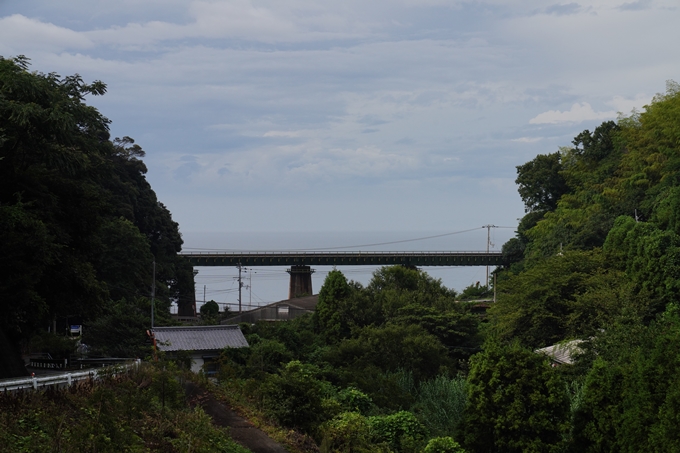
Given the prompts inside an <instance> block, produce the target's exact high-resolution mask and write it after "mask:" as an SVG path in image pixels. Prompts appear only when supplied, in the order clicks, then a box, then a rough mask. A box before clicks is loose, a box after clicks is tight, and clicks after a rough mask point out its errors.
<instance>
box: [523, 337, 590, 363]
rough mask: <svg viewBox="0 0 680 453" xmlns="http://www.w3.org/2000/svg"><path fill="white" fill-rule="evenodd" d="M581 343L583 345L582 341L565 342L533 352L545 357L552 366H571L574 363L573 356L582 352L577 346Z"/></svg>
mask: <svg viewBox="0 0 680 453" xmlns="http://www.w3.org/2000/svg"><path fill="white" fill-rule="evenodd" d="M581 343H583V340H571V341H565V342H562V343H557V344H554V345H552V346H546V347H545V348H541V349H536V351H534V352H536V353H538V354H545V355H547V356H548V357H549V358H550V362H551V363H552V366H559V365H572V364H573V363H574V356H575V355H577V354H580V353H582V352H583V350H582V349H581V347H580V346H579V345H580V344H581Z"/></svg>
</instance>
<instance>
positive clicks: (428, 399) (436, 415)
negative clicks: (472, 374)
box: [412, 375, 467, 436]
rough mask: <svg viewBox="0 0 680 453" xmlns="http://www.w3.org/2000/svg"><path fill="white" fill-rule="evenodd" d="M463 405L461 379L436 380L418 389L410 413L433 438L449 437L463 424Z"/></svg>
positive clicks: (445, 377) (464, 399) (464, 396)
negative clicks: (416, 417) (412, 413)
mask: <svg viewBox="0 0 680 453" xmlns="http://www.w3.org/2000/svg"><path fill="white" fill-rule="evenodd" d="M466 401H467V394H466V382H465V379H464V378H462V377H454V378H449V377H447V376H443V375H442V376H438V377H436V378H435V379H432V380H430V381H425V382H422V383H421V384H420V385H419V386H418V394H417V400H416V403H415V404H414V405H413V407H412V411H413V412H414V413H416V414H417V415H418V418H419V419H420V420H421V421H422V422H423V424H424V425H425V426H426V427H427V428H428V430H429V431H430V435H433V436H452V435H453V433H454V432H455V431H456V428H457V427H458V426H459V424H460V422H461V421H462V420H463V414H464V411H465V403H466Z"/></svg>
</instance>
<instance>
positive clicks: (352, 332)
mask: <svg viewBox="0 0 680 453" xmlns="http://www.w3.org/2000/svg"><path fill="white" fill-rule="evenodd" d="M104 91H105V87H104V85H103V84H102V83H101V82H94V83H92V84H85V83H84V82H83V81H82V80H81V79H80V78H79V77H78V76H72V77H64V78H61V77H59V76H57V75H54V74H39V73H31V72H29V71H28V67H27V62H26V60H25V59H23V58H17V59H13V60H7V59H0V118H1V119H2V122H1V123H0V247H2V250H3V253H2V254H0V275H2V277H1V278H2V279H1V280H0V300H2V301H3V303H4V307H5V309H4V310H3V312H2V315H0V329H1V332H2V335H0V353H2V357H3V361H4V362H5V363H7V364H8V365H7V366H5V363H3V364H2V367H0V370H2V371H3V372H4V373H7V372H6V371H5V370H10V369H12V367H15V366H17V364H16V360H17V354H16V351H17V350H18V347H19V345H21V344H22V342H27V341H28V340H29V339H30V338H31V337H33V336H34V334H35V333H36V332H37V331H39V330H45V328H46V327H47V326H48V325H50V324H51V323H52V322H53V321H55V320H57V321H58V320H60V319H61V318H62V317H65V316H67V315H69V316H72V315H73V314H78V316H81V317H82V319H83V321H84V322H86V323H89V329H88V331H89V332H90V333H88V335H89V337H86V338H85V341H87V342H88V343H90V344H92V345H93V347H95V348H98V349H99V351H101V352H102V353H104V354H123V353H124V354H129V353H135V354H137V353H138V354H140V355H143V354H145V353H146V352H147V351H148V348H147V347H146V346H145V343H144V333H143V332H144V330H145V329H146V328H148V324H149V319H148V313H149V301H148V299H147V298H146V295H147V293H148V288H149V287H150V286H151V278H152V276H151V269H152V267H151V263H152V262H153V260H154V258H155V261H156V264H157V272H158V273H157V288H159V299H160V304H159V313H160V316H161V320H163V318H165V319H166V320H167V317H168V306H169V303H170V301H171V300H173V299H174V300H178V301H179V303H180V307H185V308H186V306H187V305H186V304H185V303H186V302H187V301H190V300H191V299H192V298H193V282H192V280H193V279H192V274H191V267H190V266H189V265H188V264H187V263H185V262H183V261H181V260H180V258H179V257H178V256H177V252H178V251H179V250H180V247H181V237H180V235H179V232H178V229H177V224H176V223H174V222H173V221H172V218H171V216H170V213H169V212H168V210H167V209H166V208H165V207H164V206H163V205H162V204H161V203H159V202H158V201H157V199H156V197H155V194H154V193H153V191H152V190H151V188H150V187H149V185H148V183H147V182H146V179H145V177H144V173H145V172H146V168H145V167H144V164H143V163H142V161H141V160H140V159H141V157H142V156H143V151H142V150H141V148H139V147H138V146H137V145H135V144H134V142H133V141H132V139H129V138H127V137H126V138H123V139H114V140H110V137H109V134H108V120H107V119H106V118H104V117H103V116H102V115H101V114H100V113H99V112H98V111H97V110H96V109H93V108H92V107H89V106H87V105H86V104H85V103H84V97H85V96H86V95H100V94H103V92H104ZM517 184H518V188H519V195H520V197H521V198H522V200H523V201H524V203H525V206H526V215H525V216H524V218H523V219H522V220H521V222H520V225H519V226H518V229H517V235H516V237H515V238H513V239H511V240H510V241H509V242H508V243H506V244H505V245H504V247H503V254H504V257H505V262H506V265H505V266H503V268H501V269H498V270H497V271H496V279H495V281H496V282H497V283H496V288H494V289H495V291H496V294H497V302H496V303H495V304H493V306H492V307H491V308H490V309H489V310H488V311H487V312H486V316H480V313H479V309H480V307H478V306H475V303H474V302H464V300H466V299H469V298H474V297H473V296H474V295H479V294H485V295H487V294H488V292H490V290H491V288H488V287H482V288H478V287H471V288H467V289H466V290H464V291H463V293H462V294H461V295H458V294H456V292H455V291H453V290H451V289H449V288H446V287H444V286H443V285H442V283H441V281H439V280H437V279H433V278H432V277H430V276H429V275H427V274H426V273H425V272H423V271H421V270H417V269H411V268H406V267H399V266H395V267H387V268H382V269H379V270H378V271H376V272H375V274H374V276H373V279H372V280H371V282H370V283H369V284H368V285H366V286H365V287H364V286H362V285H360V284H358V283H356V282H352V281H348V280H347V279H346V278H345V276H344V275H343V274H342V273H341V272H340V271H337V270H335V271H332V272H330V273H329V274H328V276H327V278H326V280H325V282H324V284H323V287H322V288H321V291H320V294H319V304H318V306H317V309H316V311H315V313H314V315H313V316H309V315H308V316H305V317H302V318H298V319H296V320H294V321H291V322H286V323H258V324H255V325H243V326H242V330H243V331H244V334H245V335H246V337H247V339H248V342H249V344H250V347H249V348H244V349H238V350H225V351H224V352H223V354H222V356H221V358H220V362H221V368H220V372H219V375H218V385H217V386H216V387H214V388H213V391H215V392H217V393H220V394H221V396H222V397H224V398H227V399H229V400H230V401H231V402H232V404H234V405H236V406H238V407H239V408H240V410H241V411H243V412H244V413H247V414H249V416H250V417H252V418H253V419H255V420H257V421H258V424H272V425H276V426H277V427H279V428H283V431H282V430H281V429H279V430H278V431H273V432H277V433H279V434H281V433H284V434H281V435H282V436H284V437H285V436H286V435H289V437H290V438H291V439H293V440H292V442H293V443H296V444H297V445H298V447H297V451H317V450H319V451H322V452H357V453H359V452H386V453H387V452H395V453H416V452H418V453H420V452H424V453H442V452H462V451H467V452H480V453H481V452H499V453H500V452H503V453H513V452H517V453H519V452H593V453H594V452H631V453H632V452H641V451H655V452H676V451H680V431H678V429H677V427H678V424H679V422H680V306H679V305H678V300H679V297H678V296H680V294H679V292H680V279H679V277H680V87H678V85H677V84H675V83H673V82H670V83H669V84H668V87H667V91H666V93H665V94H660V95H657V96H656V97H655V98H654V100H653V101H652V103H651V104H650V105H648V106H646V107H645V109H644V110H643V111H641V112H634V113H633V114H632V115H630V116H628V117H622V118H620V119H619V120H618V121H616V122H613V121H609V122H605V123H603V124H601V125H600V126H598V127H597V128H595V130H594V131H592V132H591V131H588V130H586V131H583V132H582V133H580V134H579V135H577V136H576V137H575V138H574V140H573V142H572V145H571V146H567V147H564V148H561V149H559V150H558V151H556V152H554V153H551V154H546V155H539V156H537V157H536V158H535V159H533V160H531V161H530V162H527V163H526V164H524V165H520V166H519V167H517ZM121 326H124V327H125V329H122V328H121ZM126 329H127V330H126ZM40 338H43V337H40ZM43 340H44V341H46V340H45V339H44V338H43ZM572 340H578V341H579V342H578V343H576V342H572ZM560 342H561V343H563V345H564V347H567V346H566V345H576V344H577V345H578V347H574V348H573V349H572V352H573V354H572V359H573V362H574V363H573V364H571V365H559V366H553V365H555V364H554V363H551V360H550V359H549V358H548V357H547V356H545V355H543V354H541V353H537V352H536V350H537V349H538V348H543V347H546V346H550V345H553V344H556V343H560ZM12 360H14V362H13V361H12ZM17 367H19V368H20V366H17ZM156 372H158V373H160V374H155V375H154V376H156V377H153V376H152V377H151V378H150V379H151V380H150V381H149V382H147V381H148V379H145V378H144V377H140V378H139V379H138V380H134V379H132V381H129V382H128V381H125V382H123V381H121V382H120V386H118V384H117V383H116V382H115V381H111V382H110V384H111V385H109V386H108V387H107V386H104V387H102V389H101V390H92V394H91V395H90V396H83V397H82V398H84V399H79V398H81V396H78V397H76V396H69V394H61V396H58V397H56V396H55V397H54V398H53V399H52V400H49V399H48V400H46V401H49V402H48V403H44V402H42V403H36V404H37V406H31V405H30V404H32V403H31V401H29V400H28V399H27V400H26V402H22V405H25V406H26V409H24V408H23V407H10V406H11V405H12V404H14V403H12V402H11V400H3V401H4V403H3V404H6V405H8V406H7V407H8V409H7V410H3V414H10V415H8V416H4V419H3V425H2V429H1V430H0V438H1V439H3V440H5V439H10V440H15V441H21V442H25V445H26V446H27V448H28V449H32V450H31V451H41V449H42V450H43V451H47V450H49V449H50V448H51V449H52V450H53V451H59V448H61V447H59V446H57V447H54V445H53V444H49V442H48V440H47V438H43V440H44V441H45V442H46V443H45V444H44V445H43V444H35V447H34V444H32V443H31V442H39V441H40V439H37V438H36V439H37V440H36V439H33V438H32V437H21V436H24V435H23V434H22V433H23V432H25V431H26V429H29V430H30V432H32V433H37V434H39V435H40V436H43V434H44V435H46V436H57V437H56V438H58V439H64V441H66V440H68V439H67V437H68V438H69V439H70V440H69V441H70V442H75V443H73V445H75V446H76V447H74V448H75V449H76V450H79V451H95V450H97V451H101V450H102V449H104V450H105V449H106V448H109V447H107V445H110V444H108V443H107V442H128V443H126V444H124V443H121V445H126V446H127V445H129V446H130V447H129V448H130V449H131V450H134V449H135V448H136V449H139V450H143V449H145V448H150V449H152V447H153V446H154V445H157V444H156V442H161V443H163V445H166V446H167V448H171V447H172V448H176V449H178V450H180V451H189V449H187V448H186V445H185V444H183V443H182V442H183V441H180V440H177V439H185V440H186V439H187V437H186V436H188V434H186V432H188V431H186V432H185V431H184V428H182V427H181V426H180V421H181V420H180V418H177V419H175V420H176V424H175V425H172V426H171V425H163V426H162V427H161V426H160V425H158V424H157V422H156V421H155V420H152V418H153V417H152V416H147V415H144V414H147V412H145V410H146V408H145V407H141V406H132V405H130V404H128V403H126V401H128V400H127V399H126V398H131V396H130V395H136V396H134V398H139V401H142V402H143V404H144V405H145V406H148V407H149V408H151V409H154V408H155V409H154V410H156V409H158V394H157V387H154V385H156V386H157V385H158V383H162V384H161V385H162V388H163V389H164V388H166V386H169V387H168V388H174V387H176V386H177V385H178V382H179V380H178V379H179V378H178V377H177V376H176V375H169V374H167V373H165V371H163V370H156ZM10 374H11V373H10ZM159 376H160V377H159ZM154 379H155V381H154ZM159 379H160V380H159ZM107 385H108V384H107ZM147 385H148V389H149V390H145V389H146V388H147ZM153 389H156V390H153ZM106 392H109V394H108V395H109V396H106V395H105V393H106ZM154 392H156V393H154ZM111 395H113V396H111ZM104 396H106V398H108V399H105V398H104ZM92 398H94V399H92ZM104 401H110V402H111V403H110V404H109V403H104ZM130 401H131V400H130ZM162 401H165V400H163V399H162V398H161V408H162V407H163V402H162ZM41 404H43V405H44V404H47V405H48V406H49V407H47V406H41ZM106 404H109V406H107V405H106ZM135 404H136V403H135ZM140 404H141V403H140ZM168 404H170V403H168ZM46 407H47V408H46ZM32 408H33V409H32ZM116 408H117V409H116ZM10 409H11V411H14V412H11V411H10ZM62 409H63V410H62ZM114 409H115V410H118V409H120V410H121V411H123V412H120V413H118V412H113V411H114ZM109 410H111V412H104V411H109ZM22 411H23V412H22ZM31 411H33V412H31ZM125 411H128V412H125ZM114 413H115V414H118V415H106V414H114ZM11 414H17V415H11ZM102 414H105V415H106V417H104V416H103V415H102ZM120 414H123V415H120ZM182 416H185V414H183V415H182ZM88 417H90V418H88ZM102 417H103V418H102ZM107 417H108V418H107ZM121 417H123V418H125V417H128V421H127V422H125V423H127V424H125V423H122V422H120V421H116V420H121ZM186 417H188V418H187V420H193V421H192V422H191V423H194V422H195V423H196V426H199V427H205V416H204V415H202V414H200V413H194V415H191V416H188V415H186ZM88 420H89V421H88ZM166 421H167V420H166ZM22 423H23V425H22ZM158 423H160V422H158ZM69 424H71V425H73V426H71V425H69ZM80 424H83V425H82V426H80ZM64 427H68V430H67V431H64V429H65V428H64ZM200 429H203V428H200ZM206 429H207V428H206ZM60 430H61V431H60ZM99 432H102V433H104V434H102V436H103V437H101V436H100V435H99V434H98V433H99ZM192 432H193V431H192ZM205 432H206V433H208V434H209V435H210V436H213V435H214V436H217V437H214V439H217V440H216V442H217V441H219V442H222V441H223V440H224V439H223V438H222V437H221V436H222V434H215V433H213V432H208V431H205ZM45 433H47V434H45ZM65 433H68V435H67V434H65ZM83 433H84V434H83ZM107 433H108V434H107ZM183 433H184V434H183ZM285 433H288V434H285ZM81 434H82V435H85V434H87V436H90V437H87V438H84V437H82V438H81ZM166 434H167V435H166ZM208 434H206V435H208ZM2 436H4V437H2ZM59 436H61V437H59ZM211 438H213V437H211ZM88 439H89V440H88ZM289 440H290V439H289ZM88 442H89V443H88ZM21 445H23V444H21ZM55 448H56V450H55ZM153 448H155V447H153ZM205 448H208V447H205ZM224 448H225V449H226V448H231V447H227V446H225V447H224ZM19 451H21V450H19ZM191 451H194V450H191ZM217 451H219V450H217ZM227 451H229V450H227Z"/></svg>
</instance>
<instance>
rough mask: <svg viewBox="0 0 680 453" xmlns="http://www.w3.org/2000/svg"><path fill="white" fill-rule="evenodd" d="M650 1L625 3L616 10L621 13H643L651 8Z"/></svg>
mask: <svg viewBox="0 0 680 453" xmlns="http://www.w3.org/2000/svg"><path fill="white" fill-rule="evenodd" d="M651 4H652V2H651V1H650V0H638V1H637V2H630V3H624V4H622V5H621V6H619V7H618V8H616V9H619V10H621V11H642V10H645V9H650V8H651Z"/></svg>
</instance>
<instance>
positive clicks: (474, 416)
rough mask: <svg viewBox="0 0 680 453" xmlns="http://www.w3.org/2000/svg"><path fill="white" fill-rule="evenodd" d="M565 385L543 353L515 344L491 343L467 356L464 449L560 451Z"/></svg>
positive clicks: (565, 413)
mask: <svg viewBox="0 0 680 453" xmlns="http://www.w3.org/2000/svg"><path fill="white" fill-rule="evenodd" d="M568 411H569V401H568V397H567V393H566V387H565V386H564V384H563V382H562V381H561V379H560V378H559V376H558V375H557V374H556V373H555V371H554V370H553V369H552V368H551V367H550V363H549V361H548V359H547V357H545V356H542V355H539V354H536V353H534V352H532V351H530V350H527V349H524V348H522V347H521V346H520V345H519V344H518V343H513V344H511V345H509V346H502V345H500V344H499V343H497V342H495V341H489V342H488V343H487V344H486V347H485V349H484V351H483V352H481V353H479V354H477V355H475V356H473V357H472V358H471V359H470V374H469V376H468V402H467V408H466V412H465V417H466V419H465V447H466V448H468V449H471V450H472V451H484V452H503V453H513V452H517V453H525V452H551V451H559V447H560V443H561V441H562V438H563V435H564V434H565V432H566V430H567V428H568V425H567V418H568Z"/></svg>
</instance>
